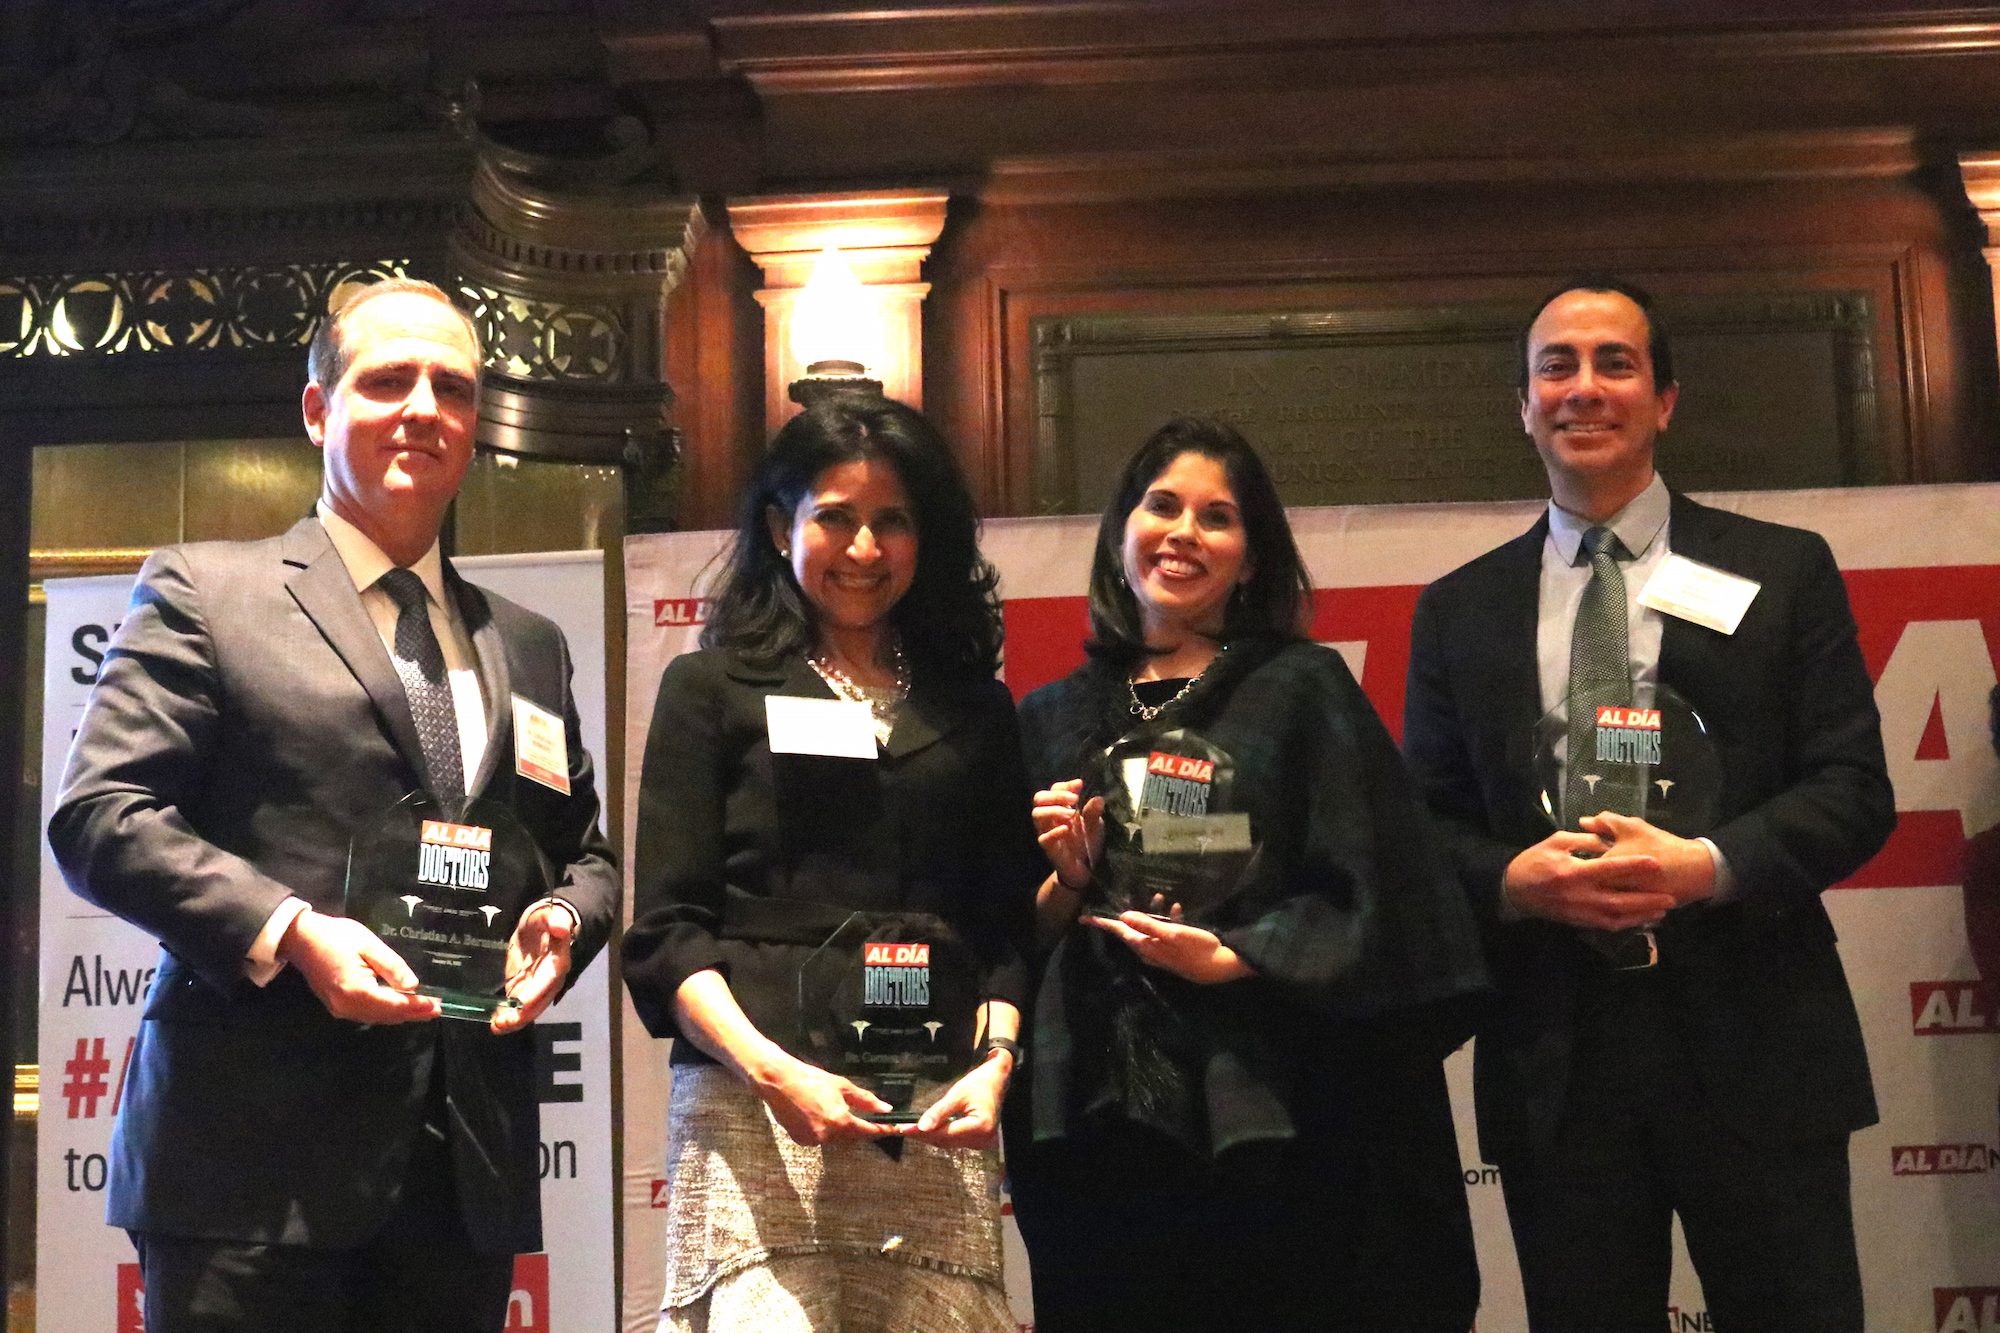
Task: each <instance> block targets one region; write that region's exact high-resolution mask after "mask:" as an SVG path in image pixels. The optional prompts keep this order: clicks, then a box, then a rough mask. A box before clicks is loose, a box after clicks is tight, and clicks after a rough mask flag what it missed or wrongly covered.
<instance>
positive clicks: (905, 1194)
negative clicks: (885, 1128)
mask: <svg viewBox="0 0 2000 1333" xmlns="http://www.w3.org/2000/svg"><path fill="white" fill-rule="evenodd" d="M667 1178H668V1179H669V1181H671V1182H672V1183H671V1185H670V1187H669V1195H668V1204H667V1274H666V1277H667V1281H666V1296H665V1299H664V1301H663V1302H662V1305H663V1308H662V1311H661V1315H660V1333H738V1331H739V1330H741V1331H744V1333H748V1331H749V1330H755V1331H756V1333H913V1331H916V1333H1012V1330H1013V1329H1014V1327H1015V1325H1014V1320H1013V1317H1012V1315H1011V1314H1010V1313H1009V1312H1008V1308H1007V1298H1006V1292H1005V1289H1004V1288H1003V1286H1002V1285H1001V1275H1000V1262H1001V1260H1000V1206H999V1198H1000V1160H999V1154H998V1153H996V1152H992V1151H986V1152H970V1151H964V1150H946V1149H941V1148H934V1147H932V1146H931V1145H929V1144H924V1143H917V1142H914V1141H905V1143H904V1145H903V1152H902V1157H901V1160H900V1161H895V1160H891V1159H890V1158H889V1156H888V1155H887V1154H885V1153H884V1152H883V1151H882V1150H881V1149H880V1148H878V1147H876V1146H875V1145H874V1144H873V1143H868V1142H858V1141H850V1142H845V1143H834V1144H829V1145H827V1146H825V1147H823V1148H819V1147H805V1146H801V1145H799V1144H796V1143H793V1142H792V1140H791V1138H790V1137H789V1136H788V1135H787V1134H786V1133H785V1132H784V1130H783V1129H781V1128H779V1126H778V1123H777V1121H776V1120H775V1119H773V1118H772V1116H771V1113H770V1111H769V1110H768V1109H766V1107H765V1106H764V1104H763V1102H761V1101H760V1100H758V1098H757V1096H756V1094H755V1093H753V1092H751V1091H750V1089H748V1088H747V1087H745V1086H744V1085H743V1084H742V1083H741V1082H739V1081H738V1080H737V1079H736V1078H735V1077H734V1076H733V1075H731V1074H730V1073H729V1072H728V1071H727V1070H724V1069H722V1068H719V1067H717V1066H714V1065H680V1066H677V1067H676V1068H675V1070H674V1088H673V1099H672V1103H671V1106H670V1109H669V1112H668V1122H667Z"/></svg>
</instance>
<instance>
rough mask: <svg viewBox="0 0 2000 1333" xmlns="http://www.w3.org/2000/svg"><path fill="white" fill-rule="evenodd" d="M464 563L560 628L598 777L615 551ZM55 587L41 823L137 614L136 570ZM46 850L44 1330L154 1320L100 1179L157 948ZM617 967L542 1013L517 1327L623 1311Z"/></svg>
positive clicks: (540, 1328) (553, 1332) (125, 1326)
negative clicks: (616, 1183)
mask: <svg viewBox="0 0 2000 1333" xmlns="http://www.w3.org/2000/svg"><path fill="white" fill-rule="evenodd" d="M456 563H457V565H458V568H459V570H460V571H461V572H462V573H464V574H465V575H466V576H467V577H468V578H470V579H471V580H472V581H474V582H476V583H479V584H481V585H483V586H485V587H488V588H491V589H493V590H494V591H495V592H498V593H500V594H501V595H503V596H505V597H508V598H511V599H513V600H514V601H517V602H519V603H521V604H522V605H523V606H527V607H530V608H532V609H534V610H536V611H539V612H541V613H542V614H543V615H546V616H548V617H549V618H550V619H552V620H554V621H555V622H556V623H557V624H558V625H560V626H561V627H562V630H563V633H564V635H565V636H566V637H567V638H568V640H569V646H570V654H571V657H572V659H573V662H574V666H575V686H574V688H575V694H576V706H577V712H578V713H579V715H580V716H581V718H582V724H583V726H582V730H583V742H584V746H585V748H586V749H588V750H589V751H590V753H591V758H592V761H593V762H594V763H595V764H596V765H597V771H598V774H599V782H600V783H601V782H602V780H603V779H602V775H603V772H604V753H605V749H604V723H605V705H604V560H603V555H602V553H601V552H597V551H564V552H557V553H554V554H547V555H510V556H479V557H471V558H468V559H464V560H460V561H458V562H456ZM47 589H48V639H47V649H46V652H45V655H44V660H43V681H44V691H45V692H44V699H45V705H44V711H43V715H42V792H43V803H44V808H43V811H42V818H43V822H44V824H46V822H47V819H48V815H49V809H48V806H49V805H51V804H52V803H53V802H54V800H55V796H56V791H57V788H58V786H59V784H60V782H61V779H62V769H63V761H64V758H65V757H66V755H67V754H68V751H69V745H70V741H71V739H72V738H73V737H74V735H75V733H76V726H77V723H78V721H79V719H80V718H81V717H82V715H83V707H84V704H85V702H86V701H87V700H88V698H89V695H90V687H91V685H92V684H93V683H94V682H95V681H96V679H97V666H98V663H99V662H101V661H102V660H103V656H104V648H105V645H106V644H107V643H108V642H109V641H110V638H111V633H112V631H113V630H114V629H116V628H117V625H118V622H119V621H120V620H121V619H123V618H124V615H125V605H126V601H127V599H128V597H129V596H130V594H131V590H132V579H131V578H130V577H129V576H126V575H111V576H104V577H98V578H78V579H51V580H49V581H48V584H47ZM601 790H602V789H601V787H600V791H601ZM606 799H607V800H608V799H609V797H608V795H607V798H606ZM42 853H43V854H42V881H41V1029H40V1033H39V1056H40V1061H41V1068H42V1075H43V1077H42V1100H41V1113H40V1117H39V1121H38V1125H39V1131H38V1136H37V1139H38V1143H37V1150H36V1167H37V1172H36V1193H37V1206H36V1266H35V1267H36V1292H35V1306H36V1322H37V1327H39V1328H40V1329H42V1330H43V1333H142V1329H143V1324H142V1322H141V1321H142V1318H143V1307H142V1304H141V1296H140V1290H139V1280H138V1270H137V1265H136V1264H134V1263H133V1262H132V1247H131V1245H130V1244H129V1243H128V1242H127V1240H126V1238H125V1236H124V1234H123V1233H122V1232H119V1231H116V1230H113V1229H112V1228H110V1227H107V1226H106V1225H105V1224H104V1193H103V1191H104V1186H105V1175H106V1161H107V1155H108V1154H107V1149H108V1145H109V1143H110V1139H111V1126H112V1121H113V1118H114V1117H115V1116H116V1115H117V1113H118V1103H119V1098H120V1095H121V1093H122V1091H123V1088H124V1079H125V1066H126V1063H127V1061H128V1060H129V1059H130V1057H131V1052H132V1046H133V1041H134V1038H135V1037H136V1036H137V1034H138V1030H139V1016H140V1013H141V1012H142V1010H143V1008H144V1000H145V994H146V989H147V987H148V986H149V985H150V984H151V981H152V976H153V969H154V965H155V960H156V959H157V957H158V954H159V946H158V945H157V944H156V943H155V942H154V941H153V939H152V937H151V936H149V935H147V934H145V933H144V932H142V931H140V930H138V929H136V928H135V927H132V926H129V925H127V924H125V923H124V922H123V921H120V920H119V919H117V918H116V917H113V916H110V915H108V914H106V913H103V912H100V911H98V910H97V909H95V908H93V907H91V906H90V905H89V904H88V903H86V902H84V901H83V900H82V899H81V898H78V897H75V896H74V895H73V894H71V893H70V891H69V888H68V886H67V885H65V884H64V883H63V879H62V874H61V872H60V871H58V870H57V869H56V866H55V863H54V860H53V859H52V858H51V857H50V855H49V853H48V848H47V845H46V844H44V846H43V849H42ZM609 976H610V969H609V968H608V967H607V966H605V965H604V964H603V963H601V962H600V963H598V964H596V965H594V966H593V967H591V968H590V970H589V971H588V972H586V973H585V974H584V975H583V977H582V978H581V979H580V980H579V981H578V983H577V985H576V986H575V987H574V988H573V989H572V990H571V991H570V993H569V994H568V995H566V996H564V997H563V1000H562V1003H560V1004H558V1005H556V1006H554V1007H553V1008H551V1009H550V1010H549V1012H548V1013H547V1014H546V1015H545V1016H544V1017H543V1018H542V1019H541V1021H540V1022H538V1023H537V1024H536V1041H537V1050H538V1055H539V1061H538V1063H539V1076H540V1081H541V1094H540V1095H541V1100H542V1107H541V1112H542V1152H541V1170H542V1211H543V1229H544V1232H545V1238H546V1241H547V1246H548V1248H547V1249H546V1251H545V1252H544V1253H541V1254H534V1255H523V1256H521V1257H520V1259H518V1260H517V1261H516V1263H515V1270H514V1281H515V1288H516V1290H515V1292H514V1299H513V1303H512V1305H511V1306H510V1307H509V1309H508V1322H507V1328H508V1330H509V1331H510V1333H600V1331H601V1330H603V1329H606V1328H609V1327H611V1326H612V1323H613V1320H614V1317H615V1316H614V1313H613V1310H614V1306H615V1304H616V1297H615V1292H614V1287H613V1284H612V1272H611V1264H610V1262H609V1256H610V1254H611V1253H612V1215H611V1210H610V1207H609V1201H610V1200H611V1199H612V1198H613V1197H615V1195H614V1192H613V1188H612V1179H611V1068H610V1052H611V1033H610V1028H611V1020H610V996H609V983H608V981H607V978H608V977H609Z"/></svg>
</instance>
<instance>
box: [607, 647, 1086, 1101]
mask: <svg viewBox="0 0 2000 1333" xmlns="http://www.w3.org/2000/svg"><path fill="white" fill-rule="evenodd" d="M772 694H778V695H792V696H800V697H808V698H817V699H831V698H833V697H834V695H833V692H832V691H831V690H830V689H828V688H827V685H826V682H825V681H823V680H821V679H820V678H819V675H818V673H816V672H815V671H813V669H812V668H811V666H809V665H808V664H807V663H806V661H805V659H804V658H802V657H798V656H791V657H787V658H785V659H783V660H781V661H780V662H778V663H777V664H776V665H774V666H769V667H766V666H762V665H758V664H756V663H752V662H748V661H745V660H744V659H743V658H742V657H741V656H740V655H738V654H736V653H733V652H727V651H722V650H716V649H704V650H702V651H700V652H695V653H687V654H683V655H682V656H680V657H677V658H675V659H674V660H673V661H672V662H670V663H669V664H668V665H667V670H666V674H665V675H664V676H663V677H662V678H661V680H660V693H659V697H658V700H657V702H656V703H655V705H654V709H653V722H652V728H651V730H650V731H649V732H648V733H647V737H646V760H645V768H644V771H643V776H642V777H641V779H640V784H639V820H638V827H637V829H636V830H635V831H634V832H635V836H636V842H635V846H634V851H633V880H632V892H633V921H632V924H631V926H630V927H628V928H627V929H626V932H625V938H624V944H623V950H624V963H625V969H624V970H625V984H626V986H627V988H628V989H630V991H631V992H632V1002H633V1006H634V1007H635V1008H636V1009H637V1010H638V1013H639V1016H640V1018H641V1019H643V1020H644V1021H645V1024H646V1029H647V1031H649V1032H651V1033H652V1034H653V1035H654V1036H656V1037H672V1036H678V1035H679V1032H678V1030H677V1028H676V1026H675V1022H674V1016H673V1009H674V996H675V994H676V992H678V991H679V989H680V985H681V983H682V982H683V981H685V980H687V978H688V977H690V976H692V975H694V974H695V973H696V972H700V971H704V970H706V969H709V968H714V969H716V970H718V971H720V972H721V973H722V974H723V976H724V977H725V978H726V979H727V980H728V982H729V986H730V991H731V993H732V994H734V996H735V997H736V1001H737V1003H738V1004H739V1005H741V1006H742V1007H743V1010H744V1013H745V1014H746V1015H747V1016H748V1017H749V1018H750V1020H751V1022H752V1023H754V1024H756V1025H757V1027H758V1028H759V1030H760V1031H764V1032H767V1033H769V1032H772V1031H773V1030H774V1028H775V1026H776V1024H777V1023H778V1022H780V1021H781V1020H782V1017H783V1015H784V1013H785V1010H784V1008H783V1006H785V1005H788V1004H795V1002H796V1001H795V996H796V984H797V974H798V966H799V964H800V963H801V962H803V961H804V960H805V959H806V958H807V957H808V956H809V955H810V954H811V953H812V950H813V945H811V944H808V943H805V942H804V941H805V940H806V939H808V938H813V935H812V931H813V930H814V929H818V930H819V933H818V935H817V938H818V939H824V938H825V936H826V935H827V934H829V933H831V931H832V930H833V929H834V928H835V927H837V926H838V925H839V924H840V921H841V920H842V919H843V918H844V917H845V915H846V913H848V912H854V911H922V912H930V913H935V914H936V915H938V916H941V917H943V918H944V919H945V920H946V921H948V922H950V923H952V924H953V925H954V926H955V927H957V928H958V931H959V933H960V935H961V937H962V938H964V939H965V940H966V942H967V943H969V944H970V945H971V946H972V947H973V949H974V950H975V952H976V953H977V954H978V955H979V958H980V962H981V964H982V967H983V971H984V978H983V982H984V988H985V991H986V994H987V995H988V996H990V997H991V998H995V999H1003V1000H1008V1001H1011V1002H1013V1003H1015V1004H1022V1003H1025V1001H1026V998H1027V970H1026V967H1025V965H1024V963H1023V961H1022V959H1023V947H1024V944H1025V942H1026V941H1027V940H1028V939H1029V938H1030V936H1031V932H1032V928H1033V927H1032V914H1033V907H1034V891H1035V887H1036V885H1038V884H1039V883H1040V882H1041V880H1042V878H1043V877H1044V876H1045V875H1046V874H1047V865H1046V862H1045V861H1044V860H1043V858H1042V855H1041V850H1040V848H1039V847H1038V846H1037V845H1036V843H1035V831H1034V824H1033V821H1032V819H1031V818H1030V816H1029V810H1030V808H1031V805H1032V800H1031V793H1030V791H1029V788H1028V785H1027V780H1026V778H1025V777H1024V776H1023V772H1022V766H1021V746H1020V740H1019V738H1018V736H1017V734H1016V732H1015V726H1014V705H1013V702H1012V701H1011V700H1010V699H1009V698H1008V696H1007V690H1006V687H1005V686H1003V685H1001V684H1000V682H999V681H997V680H991V679H983V680H975V681H971V682H968V683H966V684H964V685H962V686H958V687H950V688H947V687H940V686H939V684H938V683H937V682H934V681H926V680H923V679H921V678H920V679H918V680H916V681H914V682H913V683H912V685H911V690H910V697H909V699H908V701H907V702H906V703H905V705H904V707H903V709H902V711H901V713H899V714H898V716H897V719H896V729H895V731H894V732H893V733H892V734H891V736H890V738H889V743H888V745H887V746H886V747H885V748H884V751H883V753H882V754H881V756H880V757H879V758H877V759H873V760H868V759H834V758H825V757H821V756H817V755H797V754H779V755H773V754H772V753H771V746H770V738H769V734H768V728H767V726H766V722H765V716H764V699H765V697H766V696H767V695H772ZM707 1058H708V1057H707V1056H705V1055H703V1054H701V1053H700V1052H699V1051H698V1050H696V1049H695V1047H694V1046H693V1045H692V1044H691V1043H689V1042H676V1043H674V1054H673V1059H674V1061H675V1062H676V1063H690V1062H695V1063H699V1062H704V1061H706V1060H707Z"/></svg>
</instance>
